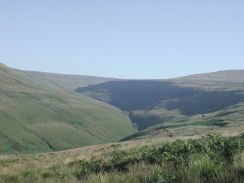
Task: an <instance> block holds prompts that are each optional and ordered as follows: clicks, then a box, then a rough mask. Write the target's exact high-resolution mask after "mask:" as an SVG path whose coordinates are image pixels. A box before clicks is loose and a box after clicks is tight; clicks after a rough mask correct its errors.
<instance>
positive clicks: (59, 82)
mask: <svg viewBox="0 0 244 183" xmlns="http://www.w3.org/2000/svg"><path fill="white" fill-rule="evenodd" d="M15 71H16V72H18V73H19V74H20V75H21V76H23V77H24V78H26V79H28V80H31V81H34V82H35V83H38V84H41V85H45V86H50V87H55V88H61V89H66V90H72V91H73V90H75V89H76V88H78V87H81V86H89V85H94V84H99V83H103V82H107V81H117V80H118V79H114V78H103V77H94V76H81V75H66V74H53V73H45V72H35V71H21V70H15Z"/></svg>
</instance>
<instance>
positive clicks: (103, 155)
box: [0, 134, 244, 183]
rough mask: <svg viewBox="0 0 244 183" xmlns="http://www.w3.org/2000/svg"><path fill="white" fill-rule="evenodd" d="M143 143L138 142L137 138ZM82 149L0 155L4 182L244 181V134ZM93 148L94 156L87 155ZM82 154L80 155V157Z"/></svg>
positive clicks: (146, 182) (197, 182)
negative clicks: (63, 151)
mask: <svg viewBox="0 0 244 183" xmlns="http://www.w3.org/2000/svg"><path fill="white" fill-rule="evenodd" d="M137 144H139V142H138V143H137ZM126 145H129V144H114V145H111V146H110V147H107V148H105V149H104V148H102V149H100V150H99V149H98V150H97V151H93V152H92V151H89V150H88V149H86V150H85V151H86V153H85V154H86V156H84V154H83V155H82V152H80V153H74V154H68V155H67V154H64V153H60V154H53V155H32V156H13V157H6V158H4V157H0V168H2V169H4V171H1V172H0V182H6V183H8V182H16V183H18V182H33V181H35V182H46V183H49V182H60V183H61V182H73V183H76V182H91V183H100V182H121V183H122V182H126V183H130V182H136V183H137V182H138V183H139V182H140V183H149V182H160V183H189V182H191V183H205V182H206V183H208V182H211V183H217V182H223V183H229V182H235V183H238V182H239V183H241V182H243V181H244V174H243V170H244V160H243V150H244V134H240V135H238V136H234V137H223V136H220V135H206V136H202V137H201V138H199V139H189V140H175V141H173V142H165V141H163V142H162V141H161V142H157V143H154V144H145V145H142V146H139V145H136V146H134V147H131V148H127V149H125V148H126ZM87 152H88V153H89V155H90V157H89V156H88V154H87ZM79 156H81V158H79Z"/></svg>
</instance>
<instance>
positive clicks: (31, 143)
mask: <svg viewBox="0 0 244 183" xmlns="http://www.w3.org/2000/svg"><path fill="white" fill-rule="evenodd" d="M0 78H1V80H0V101H1V106H0V144H1V146H0V151H1V152H10V151H27V150H28V151H34V150H36V151H37V152H38V151H50V150H61V149H69V148H75V147H81V146H87V145H92V144H98V143H107V142H113V141H117V140H119V139H121V138H122V137H125V136H127V135H129V134H131V133H133V132H134V129H133V128H132V126H131V122H130V120H129V118H128V116H126V115H124V114H123V113H122V112H121V111H120V110H118V109H117V108H115V107H112V106H110V105H108V104H105V103H102V102H99V101H96V100H94V99H91V98H88V97H86V96H83V95H80V94H77V93H76V92H72V91H64V90H60V89H55V88H50V87H47V86H42V85H38V84H36V83H34V82H32V81H29V80H27V79H25V78H23V77H22V76H20V75H19V73H17V72H15V71H13V70H12V69H9V68H7V67H6V66H4V65H2V64H1V65H0Z"/></svg>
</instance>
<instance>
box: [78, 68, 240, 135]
mask: <svg viewBox="0 0 244 183" xmlns="http://www.w3.org/2000/svg"><path fill="white" fill-rule="evenodd" d="M232 73H233V75H234V76H236V77H237V78H238V77H243V76H244V74H243V73H244V72H243V71H237V74H235V72H234V71H232ZM217 75H221V77H220V76H219V77H217ZM229 75H230V73H229V72H227V81H224V73H222V72H219V74H218V73H211V74H210V75H209V76H208V75H207V74H205V75H203V76H202V77H200V76H199V75H197V76H196V79H195V80H194V78H195V76H191V77H183V78H177V79H172V80H166V81H159V80H157V81H156V80H127V81H110V82H106V83H101V84H97V85H93V86H87V87H80V88H78V89H77V90H76V91H78V92H81V93H85V94H87V95H88V96H90V97H92V98H95V99H98V100H101V101H104V102H107V103H109V104H111V105H114V106H116V107H118V108H120V109H121V110H123V111H127V112H128V113H129V116H130V119H131V120H132V122H133V123H136V124H137V125H138V129H139V130H143V129H145V128H148V127H150V126H153V125H155V124H160V123H162V122H168V121H173V120H180V119H181V118H182V117H184V116H193V115H198V114H206V113H212V112H216V111H219V110H222V109H225V108H228V107H230V106H233V105H235V104H238V103H241V102H244V92H243V91H244V82H242V81H244V80H241V79H237V78H236V77H234V76H233V77H232V78H230V77H229ZM215 77H216V78H215ZM200 78H208V81H205V79H203V80H201V79H200ZM219 78H221V79H219ZM219 80H220V81H219Z"/></svg>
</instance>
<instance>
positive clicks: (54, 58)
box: [0, 0, 244, 79]
mask: <svg viewBox="0 0 244 183" xmlns="http://www.w3.org/2000/svg"><path fill="white" fill-rule="evenodd" d="M0 62H2V63H4V64H6V65H7V66H9V67H13V68H17V69H22V70H35V71H44V72H53V73H66V74H79V75H95V76H104V77H116V78H131V79H133V78H135V79H138V78H147V79H152V78H155V79H164V78H173V77H178V76H183V75H189V74H195V73H205V72H212V71H218V70H228V69H244V1H243V0H205V1H203V0H185V1H183V0H70V1H68V0H65V1H64V0H39V1H37V0H21V1H20V0H0Z"/></svg>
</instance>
